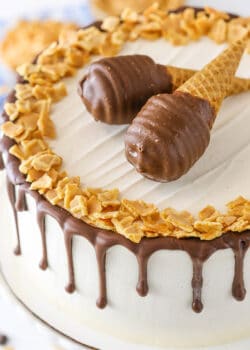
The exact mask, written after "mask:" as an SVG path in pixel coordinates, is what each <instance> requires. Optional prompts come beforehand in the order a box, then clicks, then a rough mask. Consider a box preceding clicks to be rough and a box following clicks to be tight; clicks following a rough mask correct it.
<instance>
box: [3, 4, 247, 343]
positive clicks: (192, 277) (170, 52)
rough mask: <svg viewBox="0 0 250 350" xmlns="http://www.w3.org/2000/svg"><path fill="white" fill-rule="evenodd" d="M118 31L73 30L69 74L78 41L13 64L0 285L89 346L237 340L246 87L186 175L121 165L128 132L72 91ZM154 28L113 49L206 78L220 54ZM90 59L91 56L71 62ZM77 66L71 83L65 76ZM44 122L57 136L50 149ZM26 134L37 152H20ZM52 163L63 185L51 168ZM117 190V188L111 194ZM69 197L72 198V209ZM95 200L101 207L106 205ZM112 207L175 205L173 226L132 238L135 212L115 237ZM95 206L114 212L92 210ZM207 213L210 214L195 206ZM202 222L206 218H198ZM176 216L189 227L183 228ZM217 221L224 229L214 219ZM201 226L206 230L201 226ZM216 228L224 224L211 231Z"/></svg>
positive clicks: (243, 250)
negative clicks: (98, 116) (99, 118)
mask: <svg viewBox="0 0 250 350" xmlns="http://www.w3.org/2000/svg"><path fill="white" fill-rule="evenodd" d="M150 11H151V12H150ZM150 11H149V12H150V15H151V16H152V18H153V19H154V18H157V16H158V17H159V16H163V14H162V13H161V12H160V11H158V10H157V9H151V10H150ZM144 15H145V16H147V13H145V14H144ZM124 16H125V14H124ZM124 16H123V21H125V23H126V20H125V19H124V18H125V17H124ZM131 16H132V17H130V20H129V21H128V22H129V23H128V27H127V28H126V30H127V31H129V30H130V31H131V32H132V29H131V28H130V27H133V26H136V24H135V23H136V22H133V21H140V19H139V17H138V18H136V19H135V16H136V14H134V13H133V14H131ZM180 16H181V15H180ZM206 17H209V16H208V15H207V14H206ZM131 21H132V23H134V24H131ZM118 22H119V21H117V19H114V18H112V19H109V21H107V22H106V26H105V25H104V27H103V28H104V29H106V30H107V32H103V31H99V30H98V29H94V28H92V29H93V30H94V31H98V33H99V34H100V38H101V39H100V42H98V40H99V39H98V36H97V38H96V34H98V33H97V32H94V33H95V36H93V37H91V35H92V34H90V33H91V30H92V29H91V28H89V29H87V32H86V30H85V32H84V30H81V31H80V32H79V33H80V34H78V35H79V36H80V35H83V37H84V35H85V37H84V38H85V39H86V37H87V39H86V42H85V46H84V45H83V44H82V43H81V45H82V46H81V45H80V43H79V42H78V46H77V45H75V46H73V47H74V48H75V49H77V51H74V50H73V51H74V52H73V51H70V53H71V54H72V55H71V56H69V57H68V56H67V57H68V58H67V59H68V61H67V66H66V67H65V66H63V67H62V56H63V54H62V52H61V51H63V49H65V45H66V44H65V42H66V43H67V45H68V46H67V47H69V46H70V45H71V40H72V37H74V40H75V36H74V35H76V34H75V33H71V35H72V36H67V37H66V39H65V38H64V39H65V41H64V46H63V49H60V50H61V51H60V50H58V46H57V45H60V43H59V44H57V45H54V46H52V47H51V48H49V49H48V50H49V51H48V52H47V53H46V51H45V53H43V54H41V56H40V57H38V59H37V60H36V62H35V63H34V64H33V65H26V66H25V67H24V66H23V67H21V68H20V69H19V74H21V75H22V76H23V78H21V79H19V84H18V86H17V87H16V91H15V93H12V94H11V95H10V96H9V100H8V106H7V107H6V108H5V113H4V115H3V119H4V122H5V125H6V123H12V124H11V125H10V124H7V126H8V128H7V129H4V131H5V136H3V139H2V142H1V150H2V153H3V160H4V165H5V168H6V173H7V180H6V181H5V180H3V183H4V182H6V186H5V185H4V186H3V191H1V203H7V201H6V198H7V195H8V196H9V199H10V204H11V205H9V204H8V205H7V204H6V205H5V204H4V205H2V209H1V211H2V216H1V217H2V219H1V220H2V222H3V224H2V225H4V226H3V227H4V228H5V230H3V232H2V234H1V235H0V240H1V242H0V243H1V244H0V261H1V268H2V272H3V274H4V277H5V279H6V281H7V283H8V284H9V286H10V288H11V289H12V291H13V292H14V294H15V295H16V296H17V298H19V299H20V300H21V301H22V302H23V303H24V304H25V305H26V306H27V307H28V308H29V309H30V310H31V311H32V312H33V313H34V314H35V315H37V316H38V317H39V318H41V319H42V320H43V321H45V322H46V323H47V324H49V325H50V326H52V327H53V328H55V329H56V330H58V331H59V332H61V333H63V334H65V335H66V336H68V337H70V338H72V339H74V340H76V341H78V342H80V343H82V344H87V345H89V346H92V347H95V348H101V349H108V350H111V349H117V348H119V349H143V350H146V349H154V348H155V349H158V348H159V349H160V348H166V349H168V348H169V349H175V348H198V347H202V346H215V345H221V344H226V343H232V342H234V341H237V340H239V339H242V338H246V337H248V336H249V331H250V318H249V313H248V308H249V307H250V298H249V296H248V294H246V291H247V290H249V287H250V277H249V273H248V269H249V268H250V267H249V266H250V255H249V252H248V251H247V248H248V246H249V243H250V233H249V232H248V229H249V228H250V220H249V207H250V204H249V201H248V199H249V198H250V184H249V181H250V180H249V178H248V176H247V174H248V173H249V171H250V169H249V167H250V165H249V162H248V159H249V157H250V143H249V123H250V121H249V113H250V107H249V103H248V101H249V92H245V93H242V94H239V95H237V96H233V97H229V98H227V99H226V101H225V102H224V104H223V106H222V108H221V110H220V112H219V115H218V117H217V119H216V123H215V126H214V128H213V130H212V134H211V142H210V145H209V148H208V149H207V151H206V152H205V154H204V156H203V157H202V158H201V159H200V160H199V161H198V162H197V163H196V164H195V166H194V167H193V168H192V169H191V170H190V171H189V172H188V173H187V174H186V175H185V176H183V177H182V178H180V179H179V180H177V181H174V182H170V183H157V182H154V181H150V180H147V179H145V178H144V177H142V176H141V175H140V174H138V173H137V172H136V170H135V169H134V168H133V167H132V166H131V165H130V164H129V163H128V161H127V160H126V157H125V153H124V133H125V131H126V129H127V125H124V126H110V125H106V124H104V123H97V122H96V121H95V120H94V119H93V117H92V116H91V115H90V114H89V113H88V112H87V110H86V109H85V106H84V105H83V103H82V101H81V99H80V97H79V95H78V93H77V85H78V82H79V81H80V80H81V79H82V78H83V76H84V75H85V74H86V72H87V69H88V65H89V64H90V63H91V61H92V60H97V59H99V58H100V55H96V54H97V53H100V52H99V51H98V50H97V48H98V47H99V45H102V44H103V40H110V33H111V34H114V33H115V34H117V32H118V31H117V30H116V29H115V28H116V27H117V28H118V27H119V25H120V24H119V23H118ZM150 23H151V22H150ZM225 23H228V19H225ZM104 24H105V22H104ZM111 24H112V25H111ZM128 28H130V29H129V30H128ZM155 28H157V26H155V27H153V29H151V31H149V32H147V33H146V34H147V35H145V32H144V35H141V36H144V38H142V37H140V35H138V38H137V40H135V41H133V42H132V41H127V40H126V42H124V43H123V47H122V48H121V49H120V51H119V54H120V55H128V54H145V55H148V56H150V57H152V58H153V59H154V60H155V61H156V62H157V63H160V64H164V65H167V64H171V65H175V66H179V67H185V68H193V69H201V68H202V67H203V66H204V65H205V64H206V63H208V62H209V61H210V60H211V59H212V58H214V57H215V56H216V55H217V54H219V53H220V52H221V51H222V50H223V48H224V47H225V46H226V44H223V45H218V44H216V43H214V42H212V41H211V40H210V39H209V38H206V37H203V38H201V39H200V40H199V41H197V42H192V43H189V44H188V45H187V46H185V47H183V46H173V45H172V44H170V43H169V42H168V41H166V40H165V38H162V37H161V36H162V34H159V32H158V31H157V30H158V29H155ZM86 33H87V34H86ZM105 33H108V34H105ZM118 33H119V32H118ZM99 34H98V35H99ZM120 34H121V33H119V35H120ZM123 34H124V33H123ZM88 35H89V36H90V39H89V37H88ZM103 35H104V36H105V35H107V38H106V37H105V38H103ZM79 36H78V38H79ZM117 36H118V34H117ZM117 36H114V37H115V38H116V39H117V40H118V38H117ZM146 36H148V37H152V38H155V39H156V40H154V41H152V40H148V39H145V37H146ZM81 40H82V39H81ZM88 40H89V41H88ZM95 40H96V41H97V44H96V43H95ZM119 40H120V39H119ZM119 40H118V41H116V42H115V45H113V46H112V45H111V44H110V46H111V49H113V50H114V51H118V46H119V45H120V43H119V45H118V42H119ZM124 41H125V40H124ZM90 43H91V44H90ZM88 45H89V46H88ZM91 45H92V46H91ZM71 48H72V46H71ZM108 49H110V47H109V48H108V46H105V47H104V48H103V47H102V50H101V51H103V52H104V53H106V52H105V50H108ZM80 50H82V57H80V56H81V55H79V51H80ZM89 52H90V53H91V54H92V55H91V60H90V61H89V62H88V63H86V64H85V65H84V68H82V67H80V66H83V63H84V62H83V61H84V60H85V59H86V57H87V56H88V55H87V54H88V53H89ZM101 53H102V52H101ZM74 55H75V56H74ZM55 57H56V59H57V61H56V63H55V62H54V61H53V60H54V59H55ZM73 58H74V59H73ZM39 59H40V61H39ZM48 62H49V64H50V66H48ZM76 62H78V63H77V64H76ZM79 62H80V63H79ZM53 64H55V65H56V67H57V68H56V71H53V69H52V68H53ZM60 64H61V65H60ZM249 64H250V57H249V55H247V54H245V55H244V57H243V59H242V61H241V64H240V67H239V70H238V72H237V75H238V76H241V77H245V78H247V77H248V75H249ZM37 65H39V68H38V69H37ZM77 66H78V67H77ZM51 67H52V68H51ZM76 67H77V68H78V69H77V72H76V74H75V75H74V76H72V77H67V75H70V74H73V73H74V72H73V70H75V68H76ZM43 68H46V70H45V69H43ZM59 68H60V69H59ZM50 69H52V71H51V70H50ZM39 74H40V75H39ZM31 76H32V77H31ZM48 77H50V79H51V81H50V85H49V87H48V84H47V83H48V82H47V81H46V79H47V78H48ZM58 77H60V78H58ZM61 77H62V79H61ZM32 79H33V80H32ZM59 80H62V81H63V83H64V84H65V86H66V91H67V94H66V93H65V90H64V88H63V86H62V85H57V86H56V87H55V85H53V84H59V83H58V81H59ZM29 86H31V90H32V91H31V90H30V88H29ZM39 86H40V88H39ZM25 89H26V90H25ZM49 89H50V90H49ZM53 89H54V90H53ZM24 90H25V91H24ZM58 91H59V92H58ZM56 92H57V93H58V94H59V97H62V96H63V95H66V96H64V97H63V98H62V99H61V100H60V101H59V102H56V103H54V104H53V105H52V108H51V113H50V118H49V117H48V113H47V114H46V108H47V107H46V106H47V105H46V103H51V99H52V100H57V99H59V98H57V97H58V96H55V95H56ZM46 93H47V94H48V95H49V98H48V96H47V95H46ZM24 96H25V97H24ZM23 100H25V101H26V102H27V100H29V101H30V103H31V104H32V103H35V104H36V103H37V101H38V102H39V103H41V101H42V103H41V104H36V105H35V108H34V110H32V108H31V107H30V105H29V104H22V106H21V107H20V104H18V103H16V102H18V101H23ZM48 100H49V101H50V102H48ZM44 101H47V102H45V103H44ZM41 106H42V107H41ZM15 108H16V109H18V108H19V110H16V109H15ZM20 108H21V110H20ZM36 113H37V114H39V119H38V121H37V120H36ZM26 115H28V116H29V117H31V118H33V119H35V121H36V123H37V124H36V125H35V127H33V126H31V124H30V122H27V124H25V123H24V124H25V125H24V124H22V125H21V126H20V124H15V123H16V121H18V120H20V118H22V117H23V116H26ZM18 118H19V119H18ZM23 120H24V119H23ZM51 123H53V124H54V125H55V130H56V134H57V136H56V137H55V138H54V139H53V140H52V136H54V128H53V125H52V124H51ZM13 125H14V126H13ZM32 125H33V124H32ZM9 127H10V128H9ZM37 128H38V129H37ZM10 129H11V130H10ZM13 130H14V133H13V132H12V131H13ZM44 130H45V131H44ZM25 133H26V134H25ZM24 134H25V135H24ZM31 134H32V135H31ZM34 135H35V136H34ZM11 136H13V137H12V139H14V141H13V140H12V139H11ZM31 136H32V137H31ZM34 139H36V140H37V139H38V140H42V143H41V142H40V141H39V142H37V141H36V142H34V143H32V144H31V143H29V142H30V141H34ZM44 140H46V145H45V143H43V142H44ZM25 142H26V143H25ZM47 145H48V146H49V148H50V151H49V152H48V153H46V147H47ZM38 146H39V147H40V148H39V147H38ZM25 147H26V148H25ZM27 147H28V148H27ZM37 147H38V150H39V152H41V153H39V152H38V151H37ZM34 149H35V151H34ZM25 152H28V156H27V155H26V153H25ZM29 152H31V153H29ZM32 152H33V153H32ZM43 152H45V153H46V157H47V158H46V159H48V157H49V159H50V162H51V163H50V164H52V163H53V164H55V166H54V168H53V169H52V168H51V167H48V164H49V163H48V162H47V163H46V162H45V163H44V162H43V161H42V162H37V158H36V156H37V154H38V153H39V155H42V156H44V154H45V153H43ZM51 155H53V157H51ZM59 156H60V157H61V158H62V159H63V163H62V169H64V170H65V171H66V172H67V174H68V176H66V175H65V173H63V172H61V168H59V167H60V165H61V161H60V157H59ZM30 157H31V158H30ZM32 157H33V158H32ZM18 158H19V159H18ZM39 159H40V161H41V158H39ZM20 161H21V166H20V167H19V165H20ZM32 164H33V165H32ZM34 164H35V165H34ZM32 167H33V168H32ZM77 176H79V177H80V184H81V188H82V189H81V190H80V189H79V186H80V185H79V183H78V182H79V180H78V179H75V180H74V181H72V182H70V183H69V182H67V181H68V179H69V178H72V177H77ZM65 179H67V181H66V180H65ZM44 180H45V181H44ZM60 181H61V182H60ZM30 182H31V183H32V185H31V186H30ZM59 182H60V185H58V183H59ZM44 183H46V184H45V185H44ZM62 183H64V184H65V183H67V184H70V186H71V187H70V186H69V187H67V191H69V193H68V192H67V193H66V192H65V191H66V190H65V191H64V192H63V191H62V192H63V196H62V197H60V195H61V192H60V191H59V188H58V187H57V188H56V187H55V186H56V185H58V186H59V187H60V186H61V187H60V189H61V190H62V188H64V187H63V186H62ZM40 186H41V187H40ZM42 186H44V187H42ZM53 186H54V187H53ZM5 187H6V188H7V191H6V189H5ZM98 188H102V190H99V189H98ZM114 188H118V189H119V193H120V194H119V198H118V199H117V198H116V193H117V191H116V190H113V189H114ZM72 191H73V192H74V191H75V192H74V195H73V196H71V195H72ZM79 191H80V192H79ZM114 193H115V195H114ZM55 195H56V196H55ZM67 196H68V197H70V196H71V197H70V199H69V204H68V205H67V198H68V197H67ZM77 196H78V197H79V198H80V197H81V200H82V202H81V203H82V205H81V206H80V209H76V206H75V205H73V204H75V202H74V200H76V199H77V200H78V199H79V198H78V197H77ZM59 197H60V198H59ZM75 197H77V198H75ZM58 198H59V199H58ZM65 198H66V199H65ZM83 198H84V199H83ZM100 198H105V200H106V201H107V202H108V204H107V205H106V207H105V205H104V204H103V203H104V200H100ZM94 199H95V201H94ZM97 199H98V200H99V202H100V203H101V204H100V203H99V202H98V200H97ZM121 201H122V202H121ZM140 201H143V202H140ZM229 202H230V204H229V205H228V208H229V209H227V208H226V204H227V203H229ZM86 203H87V204H86ZM120 203H123V204H122V205H123V206H125V204H126V205H127V206H128V205H130V206H132V209H133V208H134V210H137V209H138V205H139V207H140V208H141V207H143V209H145V208H146V209H147V210H149V209H150V210H151V209H152V206H150V205H148V204H146V203H153V208H154V209H153V214H155V215H158V214H159V213H162V212H163V211H164V210H166V208H171V209H169V210H171V213H172V214H174V215H172V217H174V218H175V219H176V221H172V226H173V227H174V228H173V231H172V232H171V234H170V233H169V234H167V233H166V232H165V233H161V232H157V228H155V229H154V228H153V227H151V230H149V229H148V230H147V231H145V230H144V231H143V232H146V233H145V234H142V233H141V230H139V229H138V232H137V231H136V227H139V226H138V221H139V220H140V219H139V218H138V217H136V219H134V220H135V221H136V225H137V226H136V225H135V226H133V230H134V231H132V232H131V231H130V230H124V234H123V231H121V232H119V230H118V229H117V227H118V225H117V227H116V225H115V223H117V221H118V219H117V217H119V213H120V212H119V211H120V205H121V204H120ZM128 203H129V204H128ZM143 203H144V204H143ZM99 204H100V205H101V206H102V208H103V207H105V208H110V207H112V208H113V207H114V208H115V209H112V210H110V209H109V210H110V211H108V210H106V211H105V210H103V211H101V210H97V209H96V206H98V205H99ZM208 205H210V206H208ZM93 208H94V209H93ZM156 208H158V209H156ZM203 208H206V209H204V210H203V211H201V210H202V209H203ZM138 210H139V209H138ZM183 211H185V215H187V213H188V215H190V216H193V217H195V218H196V219H192V220H194V221H192V222H193V223H192V224H190V222H189V224H190V225H191V227H194V228H195V229H194V230H193V231H192V230H191V231H190V230H188V231H185V227H186V226H185V224H187V221H185V220H184V219H185V217H186V216H185V215H184V214H183V213H184V212H183ZM200 211H201V212H200ZM209 211H210V214H209V215H208V214H207V213H208V212H209ZM110 212H112V214H110ZM114 212H115V214H114ZM198 212H200V214H199V215H200V217H199V220H198V219H197V215H198ZM226 212H227V214H222V213H226ZM79 213H80V214H79ZM150 213H151V212H150ZM204 213H206V215H207V216H205V217H203V216H204V215H205V214H204ZM13 214H14V219H13ZM97 214H98V215H97ZM101 214H102V215H101ZM104 214H106V215H104ZM131 215H132V214H131ZM143 215H146V214H141V216H143ZM159 215H160V214H159ZM183 215H184V216H183ZM202 215H203V216H202ZM138 216H139V214H138ZM212 216H213V218H212ZM162 217H163V216H162ZM93 218H96V222H93ZM143 218H144V217H143ZM177 219H182V220H184V222H183V221H182V220H181V222H180V223H178V222H177V221H178V220H177ZM226 219H227V220H228V221H227V225H228V226H227V228H225V227H226V226H223V224H222V222H223V223H224V221H226ZM142 220H143V219H142ZM222 220H224V221H222ZM230 220H231V221H230ZM197 222H199V223H200V226H199V227H203V226H204V227H206V229H204V230H203V231H202V229H201V231H199V230H198V229H197V227H198V224H197ZM211 222H212V224H211ZM204 223H205V224H204ZM119 224H121V223H120V222H119ZM164 225H166V222H164ZM190 225H189V226H190ZM192 225H193V226H192ZM195 225H196V226H195ZM202 225H203V226H202ZM211 227H212V229H211ZM215 227H216V229H218V228H220V229H218V230H216V232H215V231H214V228H215ZM210 229H211V230H210ZM206 230H207V231H206ZM232 231H233V232H232ZM177 232H178V234H177ZM188 236H190V237H188ZM16 239H17V247H16V248H15V253H16V254H13V247H14V246H15V244H16ZM17 255H19V256H17ZM38 265H40V269H39V268H38ZM44 270H45V271H44ZM65 286H66V287H65ZM65 289H66V290H65ZM243 299H244V300H243ZM239 301H241V302H239ZM192 307H193V310H192Z"/></svg>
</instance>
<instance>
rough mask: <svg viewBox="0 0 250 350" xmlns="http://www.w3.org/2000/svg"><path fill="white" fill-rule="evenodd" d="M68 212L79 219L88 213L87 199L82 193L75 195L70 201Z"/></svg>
mask: <svg viewBox="0 0 250 350" xmlns="http://www.w3.org/2000/svg"><path fill="white" fill-rule="evenodd" d="M70 212H71V213H72V214H73V215H74V216H76V217H77V218H79V219H80V218H81V217H83V216H86V215H88V206H87V199H86V198H85V197H84V196H83V195H76V196H75V197H74V198H73V199H72V200H71V202H70Z"/></svg>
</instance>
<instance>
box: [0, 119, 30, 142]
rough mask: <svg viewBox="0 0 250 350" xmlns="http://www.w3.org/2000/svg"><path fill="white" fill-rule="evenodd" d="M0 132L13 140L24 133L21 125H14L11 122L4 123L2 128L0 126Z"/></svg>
mask: <svg viewBox="0 0 250 350" xmlns="http://www.w3.org/2000/svg"><path fill="white" fill-rule="evenodd" d="M1 130H2V132H3V133H4V134H5V135H6V136H8V137H10V138H12V139H14V138H15V137H16V136H18V135H20V134H22V132H24V127H23V125H17V124H14V123H12V122H5V123H4V124H3V125H2V126H1Z"/></svg>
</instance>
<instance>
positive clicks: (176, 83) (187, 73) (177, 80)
mask: <svg viewBox="0 0 250 350" xmlns="http://www.w3.org/2000/svg"><path fill="white" fill-rule="evenodd" d="M166 69H167V73H168V74H170V75H171V79H172V86H173V91H175V90H176V89H178V88H179V87H180V86H181V85H183V84H184V83H185V82H186V81H187V80H189V79H190V78H191V77H192V76H193V75H194V74H195V73H197V71H195V70H192V69H186V68H178V67H173V66H166Z"/></svg>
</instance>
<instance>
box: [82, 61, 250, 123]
mask: <svg viewBox="0 0 250 350" xmlns="http://www.w3.org/2000/svg"><path fill="white" fill-rule="evenodd" d="M195 73H196V71H194V70H191V69H183V68H177V67H172V66H163V65H160V64H157V63H155V62H154V61H153V60H152V59H151V58H150V57H148V56H145V55H129V56H117V57H109V58H104V59H101V60H99V61H96V62H94V63H93V64H92V65H91V66H90V68H89V71H88V73H87V75H86V76H85V77H84V78H83V80H81V81H80V83H79V94H80V96H81V98H82V100H83V102H84V104H85V105H86V108H87V110H88V111H89V112H90V113H91V114H92V115H93V117H94V118H95V119H96V120H99V121H102V122H105V123H108V124H130V123H131V122H132V120H133V119H134V117H135V116H136V115H137V113H138V112H139V111H140V109H141V108H142V107H143V105H144V104H145V103H146V102H147V100H148V99H149V98H150V97H151V96H154V95H156V94H159V93H172V92H173V91H174V90H176V89H177V88H178V87H180V86H181V85H182V84H183V83H185V81H187V80H188V79H190V78H191V77H192V76H193V75H194V74H195ZM233 81H234V83H233V85H232V86H231V89H230V90H229V91H228V92H227V94H228V95H232V94H235V93H239V92H242V91H246V90H249V89H250V79H240V78H236V77H234V78H233Z"/></svg>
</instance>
